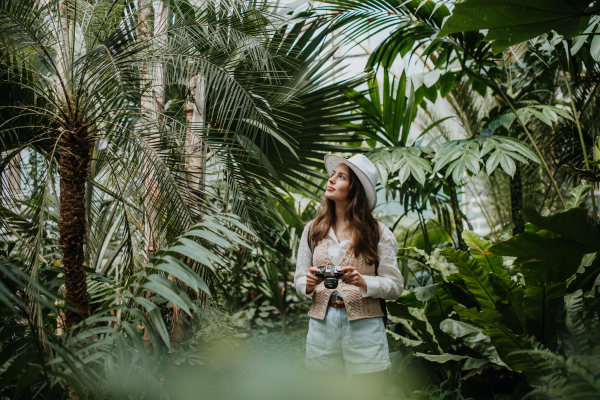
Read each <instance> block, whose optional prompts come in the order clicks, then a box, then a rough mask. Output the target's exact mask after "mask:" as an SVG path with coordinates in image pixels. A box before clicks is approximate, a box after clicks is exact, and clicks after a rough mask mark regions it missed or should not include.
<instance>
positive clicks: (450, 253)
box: [441, 247, 501, 310]
mask: <svg viewBox="0 0 600 400" xmlns="http://www.w3.org/2000/svg"><path fill="white" fill-rule="evenodd" d="M441 254H442V255H443V256H444V257H446V258H447V259H448V261H449V262H451V263H454V265H455V266H456V267H457V268H458V271H459V273H460V276H461V277H462V278H463V279H464V281H465V283H466V284H467V288H468V289H469V291H470V292H471V293H473V295H475V298H476V299H477V302H478V303H479V305H480V306H481V308H491V309H492V310H494V309H495V308H496V303H497V302H499V301H501V299H500V296H499V295H498V293H497V292H496V290H495V289H494V287H493V285H492V284H491V283H490V275H489V273H488V270H487V269H485V268H483V267H482V266H481V265H479V264H478V263H477V261H476V260H474V259H472V258H471V257H469V253H465V252H462V251H457V250H454V249H452V248H449V247H448V248H445V249H444V250H443V251H442V252H441Z"/></svg>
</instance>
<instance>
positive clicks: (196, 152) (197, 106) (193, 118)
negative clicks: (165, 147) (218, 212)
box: [184, 74, 206, 198]
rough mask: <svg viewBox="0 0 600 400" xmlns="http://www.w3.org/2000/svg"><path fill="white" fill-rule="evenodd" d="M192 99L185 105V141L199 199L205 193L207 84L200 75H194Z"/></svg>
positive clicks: (187, 167)
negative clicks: (186, 126)
mask: <svg viewBox="0 0 600 400" xmlns="http://www.w3.org/2000/svg"><path fill="white" fill-rule="evenodd" d="M188 88H189V96H190V99H189V100H188V101H186V103H185V106H184V108H185V117H186V122H187V125H188V131H187V135H186V139H185V148H186V154H187V160H186V169H187V171H188V173H189V174H190V178H189V180H190V184H189V187H190V190H191V191H192V193H194V194H196V196H197V197H198V198H202V197H203V192H204V161H205V158H206V157H205V146H204V143H203V142H202V138H201V135H202V131H203V130H204V129H205V126H204V122H205V110H204V108H205V105H204V103H205V83H204V79H203V78H202V76H201V75H200V74H193V75H192V78H191V79H190V82H189V85H188Z"/></svg>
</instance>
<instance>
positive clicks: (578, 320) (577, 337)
mask: <svg viewBox="0 0 600 400" xmlns="http://www.w3.org/2000/svg"><path fill="white" fill-rule="evenodd" d="M565 309H566V312H565V321H564V322H563V323H562V324H561V325H560V327H559V328H558V335H559V337H560V342H561V343H562V345H563V349H564V351H565V354H566V355H567V356H569V357H573V356H577V355H589V354H590V351H591V350H590V346H589V343H588V332H587V331H586V328H585V325H584V324H583V291H582V290H581V289H579V290H578V291H576V292H575V293H571V294H568V295H567V296H565Z"/></svg>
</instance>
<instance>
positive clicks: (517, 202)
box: [510, 163, 525, 236]
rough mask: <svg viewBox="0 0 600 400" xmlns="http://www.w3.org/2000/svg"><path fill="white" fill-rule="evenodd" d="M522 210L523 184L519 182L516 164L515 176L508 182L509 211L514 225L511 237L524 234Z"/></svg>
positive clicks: (519, 170) (518, 169)
mask: <svg viewBox="0 0 600 400" xmlns="http://www.w3.org/2000/svg"><path fill="white" fill-rule="evenodd" d="M522 210H523V182H522V180H521V163H517V170H516V172H515V175H514V176H513V177H512V179H511V180H510V211H511V213H512V220H513V223H514V224H515V227H514V228H513V231H512V233H513V236H515V235H518V234H519V233H523V232H525V220H523V217H522V216H521V211H522Z"/></svg>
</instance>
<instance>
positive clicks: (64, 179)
mask: <svg viewBox="0 0 600 400" xmlns="http://www.w3.org/2000/svg"><path fill="white" fill-rule="evenodd" d="M90 143H91V140H90V137H89V134H88V131H87V129H86V128H85V127H81V126H79V127H77V126H75V127H71V129H68V130H65V131H63V132H62V137H61V139H60V222H59V224H58V228H59V232H60V245H61V246H62V250H63V271H64V274H65V288H66V296H65V297H66V299H67V300H68V301H70V302H71V305H72V306H74V307H75V309H76V310H67V311H66V323H67V327H70V326H72V325H73V324H75V323H77V322H79V321H81V319H82V317H85V316H87V315H88V314H89V303H88V293H87V283H86V273H85V270H84V269H83V264H84V261H85V259H84V252H83V246H84V244H85V237H86V225H87V224H86V217H85V183H86V179H87V176H88V173H89V168H90V161H91V155H90Z"/></svg>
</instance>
